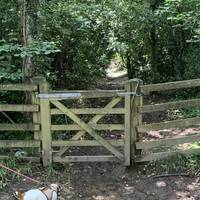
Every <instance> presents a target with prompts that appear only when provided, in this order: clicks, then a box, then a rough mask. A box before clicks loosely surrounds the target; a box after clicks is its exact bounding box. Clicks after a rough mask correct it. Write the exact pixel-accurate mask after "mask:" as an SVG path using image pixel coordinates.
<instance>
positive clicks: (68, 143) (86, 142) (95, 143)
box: [52, 139, 124, 147]
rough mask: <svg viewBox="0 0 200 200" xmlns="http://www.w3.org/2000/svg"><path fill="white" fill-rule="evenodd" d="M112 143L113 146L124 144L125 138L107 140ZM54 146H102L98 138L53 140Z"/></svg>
mask: <svg viewBox="0 0 200 200" xmlns="http://www.w3.org/2000/svg"><path fill="white" fill-rule="evenodd" d="M107 141H108V142H109V143H110V144H112V145H113V146H123V145H124V140H121V139H119V140H107ZM52 146H53V147H57V146H60V147H63V146H69V147H70V146H102V145H101V144H100V143H99V142H98V141H96V140H68V141H63V140H60V141H52Z"/></svg>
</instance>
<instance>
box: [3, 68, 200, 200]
mask: <svg viewBox="0 0 200 200" xmlns="http://www.w3.org/2000/svg"><path fill="white" fill-rule="evenodd" d="M114 71H115V69H110V72H109V73H110V74H112V73H113V72H114ZM122 75H124V74H122ZM123 80H126V77H125V76H122V77H121V78H119V79H117V81H116V79H113V80H111V81H110V82H108V83H109V86H110V87H111V88H113V86H116V85H118V84H119V81H120V82H121V81H123ZM188 131H189V132H190V133H193V132H196V131H199V129H198V130H194V129H188ZM186 132H187V131H186ZM186 132H185V131H180V130H179V132H177V131H176V130H165V131H162V132H159V131H157V132H151V133H149V136H148V137H149V138H150V139H152V138H154V139H155V138H163V137H165V135H169V133H170V134H171V135H184V134H185V133H186ZM187 133H188V132H187ZM143 169H144V164H143V165H142V164H140V165H137V166H134V167H132V168H129V169H128V168H125V167H124V166H123V165H122V164H120V163H80V164H79V163H75V164H66V165H59V166H57V169H56V170H55V171H53V175H48V173H49V170H48V169H44V168H42V167H40V166H36V165H35V166H34V170H33V174H31V176H32V177H34V178H35V179H37V180H40V181H42V182H44V183H45V184H49V183H53V182H56V183H59V184H60V185H61V192H60V196H59V200H67V199H71V200H79V199H83V200H176V199H180V200H198V199H200V178H199V177H198V176H195V177H194V176H193V177H187V176H183V177H181V176H170V177H163V178H155V177H152V176H151V175H152V174H150V172H148V171H147V172H146V171H144V170H143ZM34 187H37V185H34V184H33V183H30V182H29V181H27V180H22V179H19V182H16V181H11V182H9V185H8V187H7V188H5V189H4V190H2V191H0V199H1V200H12V199H13V197H12V195H11V194H12V193H13V192H14V191H17V190H29V189H31V188H34Z"/></svg>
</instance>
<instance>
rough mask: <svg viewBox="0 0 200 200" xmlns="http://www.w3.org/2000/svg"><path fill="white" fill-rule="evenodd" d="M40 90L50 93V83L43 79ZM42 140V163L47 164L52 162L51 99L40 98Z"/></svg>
mask: <svg viewBox="0 0 200 200" xmlns="http://www.w3.org/2000/svg"><path fill="white" fill-rule="evenodd" d="M39 92H40V93H43V94H47V93H49V84H48V83H47V82H46V81H42V82H40V84H39ZM40 113H41V115H40V119H41V140H42V163H43V166H47V165H48V164H50V163H51V162H52V135H51V113H50V102H49V99H40Z"/></svg>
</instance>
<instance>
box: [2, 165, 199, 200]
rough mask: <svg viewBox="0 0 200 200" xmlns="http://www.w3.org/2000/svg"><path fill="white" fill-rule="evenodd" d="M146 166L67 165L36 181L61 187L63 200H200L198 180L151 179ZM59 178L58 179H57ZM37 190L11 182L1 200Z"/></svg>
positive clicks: (40, 175)
mask: <svg viewBox="0 0 200 200" xmlns="http://www.w3.org/2000/svg"><path fill="white" fill-rule="evenodd" d="M142 169H143V166H142V165H141V166H137V167H135V168H132V169H126V168H124V167H123V166H122V165H120V164H112V163H101V164H99V163H98V164H88V163H84V164H73V165H65V166H63V168H62V169H60V170H58V171H57V172H56V174H55V175H54V176H53V177H47V173H48V172H47V171H46V170H44V169H42V168H41V169H40V171H38V170H39V169H37V172H34V173H33V175H32V176H33V177H35V178H36V177H37V179H38V180H39V179H40V180H41V179H42V180H46V182H58V183H59V184H60V185H61V188H62V189H61V192H60V196H59V199H60V200H67V199H73V200H79V199H84V200H166V199H167V200H176V199H180V200H197V199H200V182H199V178H198V177H195V178H194V177H193V178H192V177H191V178H190V177H168V178H166V177H165V178H152V177H151V178H148V175H143V174H141V170H142ZM57 177H58V178H57ZM32 187H36V186H34V185H33V184H31V183H30V182H27V181H21V182H11V183H10V184H9V187H8V188H6V191H3V192H2V191H1V192H0V197H1V198H0V199H1V200H12V199H13V198H12V196H11V193H12V192H13V191H16V190H28V189H30V188H32Z"/></svg>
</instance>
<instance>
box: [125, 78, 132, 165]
mask: <svg viewBox="0 0 200 200" xmlns="http://www.w3.org/2000/svg"><path fill="white" fill-rule="evenodd" d="M124 87H125V91H126V92H131V82H130V81H127V82H125V86H124ZM124 140H125V143H124V165H125V166H130V165H131V96H130V95H126V96H125V133H124Z"/></svg>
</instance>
